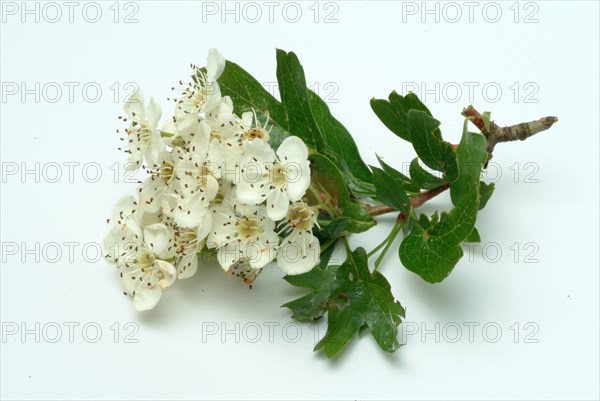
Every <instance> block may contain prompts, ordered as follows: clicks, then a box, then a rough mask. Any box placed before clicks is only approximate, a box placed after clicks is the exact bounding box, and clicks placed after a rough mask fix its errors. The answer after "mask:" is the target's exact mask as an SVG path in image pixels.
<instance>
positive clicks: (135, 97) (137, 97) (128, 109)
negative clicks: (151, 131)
mask: <svg viewBox="0 0 600 401" xmlns="http://www.w3.org/2000/svg"><path fill="white" fill-rule="evenodd" d="M123 110H124V111H125V113H127V114H128V115H130V116H131V115H133V113H135V114H136V115H137V116H138V117H144V116H145V113H146V110H145V108H144V94H143V93H142V91H140V90H136V91H135V92H134V93H133V94H132V95H131V96H130V97H129V99H127V100H126V101H125V104H124V105H123Z"/></svg>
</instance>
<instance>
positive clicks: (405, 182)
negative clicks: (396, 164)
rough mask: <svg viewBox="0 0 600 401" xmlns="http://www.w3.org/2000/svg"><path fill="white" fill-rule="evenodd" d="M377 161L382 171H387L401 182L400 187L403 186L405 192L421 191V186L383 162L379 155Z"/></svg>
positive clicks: (414, 192)
mask: <svg viewBox="0 0 600 401" xmlns="http://www.w3.org/2000/svg"><path fill="white" fill-rule="evenodd" d="M377 161H379V165H381V168H382V169H383V171H385V172H386V173H388V174H389V175H390V176H391V177H392V178H393V179H395V180H396V181H398V182H400V183H402V188H404V190H405V191H406V192H408V193H411V194H418V193H419V192H421V187H420V186H419V185H418V184H417V183H415V182H413V181H412V180H411V179H410V178H409V177H407V176H405V175H404V174H402V173H401V172H400V171H398V170H396V169H395V168H393V167H392V166H390V165H389V164H387V163H386V162H384V161H383V160H382V159H381V157H379V156H377Z"/></svg>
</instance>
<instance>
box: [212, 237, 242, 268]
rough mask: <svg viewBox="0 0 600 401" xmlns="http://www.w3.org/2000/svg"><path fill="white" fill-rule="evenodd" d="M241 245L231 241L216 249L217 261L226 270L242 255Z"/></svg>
mask: <svg viewBox="0 0 600 401" xmlns="http://www.w3.org/2000/svg"><path fill="white" fill-rule="evenodd" d="M243 255H244V254H243V252H242V245H240V243H239V242H237V241H236V242H233V243H231V244H227V245H225V246H222V247H220V248H219V250H218V251H217V261H218V262H219V264H220V265H221V267H222V268H223V270H225V271H228V270H229V268H230V267H231V266H232V265H233V264H234V263H236V262H237V261H238V260H240V259H241V258H242V257H243Z"/></svg>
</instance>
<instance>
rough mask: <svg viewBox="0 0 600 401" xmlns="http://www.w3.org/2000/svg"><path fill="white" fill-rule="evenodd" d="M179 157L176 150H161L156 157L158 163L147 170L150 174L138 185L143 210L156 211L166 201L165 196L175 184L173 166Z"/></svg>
mask: <svg viewBox="0 0 600 401" xmlns="http://www.w3.org/2000/svg"><path fill="white" fill-rule="evenodd" d="M179 157H181V156H180V155H179V154H178V152H177V151H173V152H167V151H163V152H161V156H159V157H158V159H157V160H158V165H157V166H156V167H155V168H153V169H151V170H148V173H149V174H150V176H149V177H148V178H147V179H146V180H144V182H142V184H140V186H139V187H138V193H139V196H140V204H141V206H142V208H143V210H144V211H145V212H147V213H156V212H158V211H159V210H161V209H162V208H163V206H165V204H166V203H168V199H167V197H168V196H169V195H170V194H171V193H172V191H173V188H174V186H175V181H176V180H175V179H174V178H175V166H176V163H177V162H178V158H179Z"/></svg>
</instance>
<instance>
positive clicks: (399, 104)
mask: <svg viewBox="0 0 600 401" xmlns="http://www.w3.org/2000/svg"><path fill="white" fill-rule="evenodd" d="M371 108H372V109H373V111H374V112H375V114H376V115H377V117H379V119H380V120H381V122H383V124H384V125H385V126H386V127H387V128H388V129H389V130H390V131H392V132H393V133H394V134H396V135H398V136H399V137H400V138H402V139H404V140H406V141H409V142H410V141H411V138H410V129H409V125H408V112H409V110H420V111H423V112H425V113H427V114H428V115H430V116H431V112H430V111H429V109H427V107H426V106H425V105H424V104H423V102H421V100H419V98H418V97H417V95H415V94H414V93H408V94H407V95H406V96H401V95H399V94H398V93H397V92H396V91H393V92H392V93H391V94H390V96H389V97H388V100H385V99H375V98H373V99H371ZM435 134H436V135H437V136H439V137H441V133H440V132H439V129H438V130H437V131H436V132H435Z"/></svg>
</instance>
